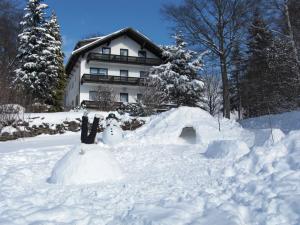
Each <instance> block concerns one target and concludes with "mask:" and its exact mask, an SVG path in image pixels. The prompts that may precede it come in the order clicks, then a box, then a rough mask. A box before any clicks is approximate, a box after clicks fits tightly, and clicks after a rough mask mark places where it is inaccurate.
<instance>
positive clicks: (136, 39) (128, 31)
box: [66, 28, 162, 74]
mask: <svg viewBox="0 0 300 225" xmlns="http://www.w3.org/2000/svg"><path fill="white" fill-rule="evenodd" d="M122 38H123V39H122ZM126 38H127V40H126V41H125V42H124V40H125V39H126ZM121 40H122V41H121ZM111 44H113V45H115V46H117V45H119V46H121V45H124V48H126V47H130V48H131V50H132V51H131V53H132V54H134V55H132V56H137V52H138V49H139V50H140V49H146V50H147V53H149V56H147V57H149V58H150V57H151V56H153V58H160V57H161V53H162V50H161V48H160V47H158V46H157V45H156V44H154V43H153V42H152V41H151V40H149V39H148V38H147V37H146V36H144V35H143V34H141V33H139V32H138V31H136V30H134V29H132V28H125V29H122V30H120V31H117V32H114V33H112V34H110V35H107V36H104V37H100V38H99V39H96V40H94V41H92V42H89V43H88V44H86V45H83V46H82V47H79V48H78V49H76V50H74V51H73V52H72V55H71V57H70V59H69V61H68V63H67V65H66V72H67V74H69V73H70V72H71V70H72V68H73V66H74V65H75V63H76V61H77V60H78V58H79V56H81V55H83V54H85V53H87V52H89V51H95V50H97V49H98V50H99V47H102V46H104V45H106V46H109V45H111ZM138 45H139V46H138ZM116 49H117V48H116ZM119 49H120V48H119ZM114 51H115V50H114ZM118 51H120V50H118ZM131 53H130V52H129V55H131ZM112 54H113V53H112ZM119 54H120V52H118V53H117V55H119ZM135 54H136V55H135Z"/></svg>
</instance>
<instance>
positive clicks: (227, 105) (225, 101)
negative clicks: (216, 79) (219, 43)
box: [220, 55, 230, 119]
mask: <svg viewBox="0 0 300 225" xmlns="http://www.w3.org/2000/svg"><path fill="white" fill-rule="evenodd" d="M220 63H221V75H222V83H223V116H224V117H226V118H228V119H230V100H229V87H228V77H227V64H226V57H225V56H224V55H220Z"/></svg>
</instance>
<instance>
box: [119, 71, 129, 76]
mask: <svg viewBox="0 0 300 225" xmlns="http://www.w3.org/2000/svg"><path fill="white" fill-rule="evenodd" d="M120 76H121V77H128V70H120Z"/></svg>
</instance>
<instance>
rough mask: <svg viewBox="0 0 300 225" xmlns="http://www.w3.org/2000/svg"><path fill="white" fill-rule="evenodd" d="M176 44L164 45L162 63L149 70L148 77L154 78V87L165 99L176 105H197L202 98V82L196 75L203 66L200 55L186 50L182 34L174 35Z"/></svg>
mask: <svg viewBox="0 0 300 225" xmlns="http://www.w3.org/2000/svg"><path fill="white" fill-rule="evenodd" d="M174 39H175V42H176V45H172V46H164V47H163V52H162V58H163V61H164V64H162V65H160V66H155V67H153V68H152V69H151V71H150V79H152V80H155V82H153V83H155V84H156V88H157V89H159V90H160V91H162V92H163V93H164V94H165V95H166V96H167V98H166V100H167V101H168V102H170V103H175V104H177V105H178V106H180V105H186V106H197V105H198V104H199V102H200V101H201V100H202V93H203V87H204V84H203V82H202V81H201V80H200V79H199V77H198V72H199V70H200V69H201V68H202V67H203V62H202V55H199V54H198V53H197V52H194V51H191V50H188V49H187V48H186V46H187V43H186V42H184V40H183V38H182V35H181V34H180V33H179V34H176V35H175V36H174Z"/></svg>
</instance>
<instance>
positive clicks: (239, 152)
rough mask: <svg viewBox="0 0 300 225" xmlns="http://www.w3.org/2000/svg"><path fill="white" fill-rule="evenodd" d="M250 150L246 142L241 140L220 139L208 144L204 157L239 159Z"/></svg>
mask: <svg viewBox="0 0 300 225" xmlns="http://www.w3.org/2000/svg"><path fill="white" fill-rule="evenodd" d="M249 152H250V149H249V148H248V146H247V144H246V143H245V142H242V141H234V140H221V141H213V142H212V143H211V144H209V146H208V148H207V150H206V152H205V154H204V155H205V157H207V158H212V159H223V158H228V159H235V160H236V159H239V158H241V157H242V156H244V155H246V154H247V153H249Z"/></svg>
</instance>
